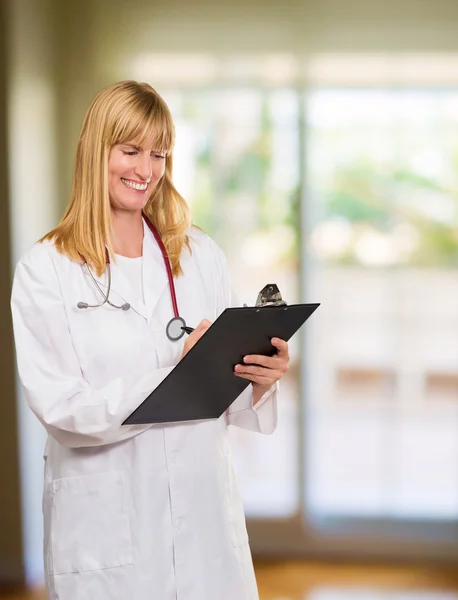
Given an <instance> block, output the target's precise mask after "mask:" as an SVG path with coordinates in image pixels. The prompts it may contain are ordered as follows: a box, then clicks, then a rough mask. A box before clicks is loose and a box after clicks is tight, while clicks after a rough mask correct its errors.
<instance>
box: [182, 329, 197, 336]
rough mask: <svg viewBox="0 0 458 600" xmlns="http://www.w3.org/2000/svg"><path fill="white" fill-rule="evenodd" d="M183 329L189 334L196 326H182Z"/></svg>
mask: <svg viewBox="0 0 458 600" xmlns="http://www.w3.org/2000/svg"><path fill="white" fill-rule="evenodd" d="M181 329H182V330H183V331H184V332H186V333H187V334H188V335H189V334H190V333H192V332H193V331H194V327H182V328H181Z"/></svg>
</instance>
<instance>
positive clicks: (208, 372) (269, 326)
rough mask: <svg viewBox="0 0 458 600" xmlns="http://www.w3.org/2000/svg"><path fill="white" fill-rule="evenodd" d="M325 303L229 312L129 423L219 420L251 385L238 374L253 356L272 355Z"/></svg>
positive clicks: (200, 341) (212, 327)
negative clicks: (237, 369) (237, 367)
mask: <svg viewBox="0 0 458 600" xmlns="http://www.w3.org/2000/svg"><path fill="white" fill-rule="evenodd" d="M318 306H320V305H319V304H291V305H289V306H262V307H258V306H254V307H243V308H227V309H226V310H225V311H224V312H223V313H221V315H220V316H219V317H218V318H217V319H216V321H215V322H214V323H213V325H211V327H210V328H209V329H208V330H207V331H206V333H205V334H204V335H203V336H202V337H201V338H200V340H199V341H198V342H197V343H196V345H195V346H194V347H193V348H191V350H190V351H189V352H188V353H187V354H186V356H185V357H184V358H183V359H182V360H181V361H180V362H179V363H178V364H177V365H176V367H175V368H174V369H173V370H172V371H171V372H170V373H169V374H168V375H167V377H166V378H165V379H164V380H163V381H162V382H161V383H160V384H159V385H158V387H157V388H156V389H155V390H154V391H153V392H151V394H150V395H149V396H148V397H147V398H146V399H145V400H144V401H143V402H142V404H140V406H139V407H138V408H137V409H136V410H134V412H133V413H132V414H131V415H130V416H129V417H127V419H126V420H125V421H124V423H123V425H139V424H147V423H170V422H177V421H194V420H201V419H217V418H219V417H220V416H221V415H222V414H223V413H224V412H225V411H226V409H227V408H229V406H230V405H231V404H232V402H233V401H234V400H235V399H236V398H237V396H239V395H240V394H241V393H242V392H243V390H244V389H245V388H246V387H247V386H248V385H249V384H250V382H249V381H248V380H246V379H241V378H240V377H237V376H236V375H234V367H235V365H236V364H239V363H241V362H242V360H243V357H244V356H246V355H247V354H264V355H268V356H272V355H273V354H275V352H276V348H274V346H272V344H271V343H270V340H271V339H272V338H273V337H278V338H281V339H284V340H286V341H288V340H289V339H290V338H291V337H292V336H293V335H294V334H295V333H296V331H297V330H298V329H299V328H300V327H301V326H302V325H303V324H304V323H305V321H306V320H307V319H308V318H309V317H310V316H311V315H312V314H313V313H314V312H315V310H316V309H317V308H318Z"/></svg>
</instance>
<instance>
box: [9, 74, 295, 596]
mask: <svg viewBox="0 0 458 600" xmlns="http://www.w3.org/2000/svg"><path fill="white" fill-rule="evenodd" d="M173 141H174V127H173V123H172V118H171V115H170V113H169V110H168V108H167V106H166V104H165V103H164V101H163V100H162V99H161V98H160V97H159V95H158V94H157V93H156V92H155V91H154V90H153V89H152V88H151V87H150V86H149V85H146V84H139V83H136V82H132V81H130V82H122V83H118V84H115V85H113V86H110V87H108V88H107V89H105V90H103V91H102V92H100V93H99V94H98V95H97V96H96V97H95V99H94V100H93V102H92V104H91V106H90V107H89V109H88V112H87V114H86V116H85V119H84V123H83V127H82V131H81V134H80V138H79V141H78V147H77V152H76V161H75V170H74V178H73V187H72V195H71V200H70V203H69V205H68V208H67V210H66V212H65V214H64V217H63V218H62V220H61V222H60V224H59V225H58V226H57V227H56V229H54V230H53V231H51V232H50V233H48V234H47V235H46V236H45V237H44V238H43V239H42V240H40V242H39V243H37V244H35V245H34V246H33V247H32V249H31V250H30V251H29V252H28V253H27V254H26V255H25V256H24V257H23V259H22V260H21V261H20V262H19V264H18V266H17V269H16V274H15V279H14V286H13V295H12V309H13V321H14V332H15V340H16V348H17V357H18V366H19V373H20V377H21V381H22V384H23V386H24V389H25V393H26V397H27V401H28V403H29V405H30V407H31V409H32V410H33V411H34V413H35V414H36V415H37V417H38V418H39V419H40V421H41V422H42V423H43V425H44V426H45V427H46V429H47V431H48V434H49V435H48V442H47V445H46V451H45V459H46V467H45V488H44V499H43V513H44V531H45V539H44V554H45V572H46V585H47V588H48V593H49V598H50V599H52V600H86V599H87V600H89V599H91V600H92V599H97V600H126V599H128V598H131V599H132V600H151V599H154V600H176V599H178V600H244V599H246V600H253V599H255V598H257V597H258V595H257V591H256V582H255V577H254V572H253V566H252V562H251V556H250V550H249V545H248V537H247V532H246V527H245V519H244V514H243V507H242V503H241V500H240V496H239V493H238V491H237V485H236V481H235V476H234V472H233V467H232V461H231V454H230V449H229V444H228V436H227V425H228V424H233V425H237V426H240V427H244V428H247V429H251V430H254V431H258V432H261V433H270V432H272V431H273V430H274V428H275V425H276V388H277V386H276V383H277V381H278V380H279V379H280V377H281V376H282V374H283V373H284V372H285V371H286V369H287V368H288V360H289V359H288V347H287V344H286V342H284V341H282V340H278V339H274V340H273V344H274V345H275V346H276V347H277V354H276V356H275V357H260V356H253V357H247V358H246V359H245V364H243V365H237V367H236V369H235V375H237V376H239V377H243V378H245V379H248V380H250V381H251V382H252V385H250V386H248V388H247V389H246V391H245V392H243V393H242V394H241V395H240V396H239V397H238V398H237V399H236V400H235V402H234V403H233V404H232V405H231V407H230V408H229V410H228V411H227V413H226V414H225V415H223V416H222V417H221V418H219V419H214V420H205V421H196V422H186V423H178V424H166V425H164V426H158V425H153V426H150V425H138V426H137V425H135V426H123V425H122V423H123V421H124V420H125V419H126V418H127V417H128V416H129V415H130V414H131V413H132V412H133V410H135V408H137V406H139V404H141V402H142V401H143V400H144V399H145V398H146V396H147V395H148V394H149V393H151V391H152V390H154V389H155V388H156V387H157V386H158V385H159V383H160V382H161V381H162V380H163V379H164V377H166V376H167V375H168V373H170V371H171V370H172V369H173V367H174V365H176V364H177V362H178V361H179V360H180V359H181V358H182V357H183V356H184V355H185V354H186V353H187V352H188V351H189V350H190V348H191V347H192V346H193V345H194V344H195V343H196V342H197V340H198V339H199V338H200V337H201V336H202V335H203V334H204V333H205V331H206V330H207V329H208V327H209V326H210V324H211V322H212V321H213V320H214V319H216V317H217V316H218V315H219V314H220V313H221V312H222V311H223V310H224V309H225V308H226V307H228V306H229V305H231V302H232V300H231V289H230V285H229V279H228V274H227V267H226V263H225V259H224V256H223V254H222V252H221V250H220V249H219V248H218V247H217V246H216V244H215V243H214V242H213V241H212V240H211V239H210V238H209V237H207V236H206V235H205V234H203V233H202V232H201V231H199V230H197V229H194V228H191V227H190V221H189V215H188V208H187V205H186V203H185V202H184V200H183V199H182V198H181V196H180V195H179V194H178V193H177V191H176V189H175V188H174V186H173V183H172V147H173ZM142 213H143V215H142ZM155 230H156V232H157V236H158V238H159V239H156V237H155ZM161 241H162V243H163V245H164V247H165V252H166V256H168V260H169V261H170V267H171V270H172V272H173V276H174V286H175V288H176V296H177V300H178V308H179V311H180V316H181V317H183V318H184V319H185V321H186V322H187V323H188V324H196V323H200V324H199V325H198V327H197V328H196V330H195V331H194V332H192V333H191V334H190V335H189V337H186V336H185V337H183V338H181V339H180V340H179V341H177V342H173V341H171V340H169V339H168V338H167V335H166V327H167V324H168V323H169V321H170V320H171V318H172V317H173V310H172V302H171V286H170V285H169V279H168V277H167V270H166V266H165V264H164V256H163V254H162V252H161V247H160V244H161ZM110 280H111V281H110ZM108 291H109V294H108ZM107 294H108V301H105V298H106V297H107ZM185 338H186V339H185ZM253 365H258V366H253Z"/></svg>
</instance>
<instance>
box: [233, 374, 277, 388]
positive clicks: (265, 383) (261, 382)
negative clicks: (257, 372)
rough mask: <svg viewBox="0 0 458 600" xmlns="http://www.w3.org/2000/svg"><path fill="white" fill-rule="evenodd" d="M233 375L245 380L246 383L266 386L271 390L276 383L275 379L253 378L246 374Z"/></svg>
mask: <svg viewBox="0 0 458 600" xmlns="http://www.w3.org/2000/svg"><path fill="white" fill-rule="evenodd" d="M235 375H236V376H237V377H240V378H241V379H247V380H248V381H251V383H258V384H259V385H262V386H266V387H267V386H268V387H269V388H271V387H272V386H273V385H274V384H275V382H276V381H277V380H276V379H271V378H270V377H259V376H258V377H254V376H253V375H248V374H246V373H235Z"/></svg>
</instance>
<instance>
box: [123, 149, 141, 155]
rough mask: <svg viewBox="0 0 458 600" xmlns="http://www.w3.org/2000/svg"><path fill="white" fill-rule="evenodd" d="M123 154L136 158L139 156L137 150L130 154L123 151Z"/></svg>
mask: <svg viewBox="0 0 458 600" xmlns="http://www.w3.org/2000/svg"><path fill="white" fill-rule="evenodd" d="M122 153H123V154H126V155H127V156H135V155H136V154H138V152H137V150H131V151H129V152H125V151H124V150H123V151H122Z"/></svg>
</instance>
